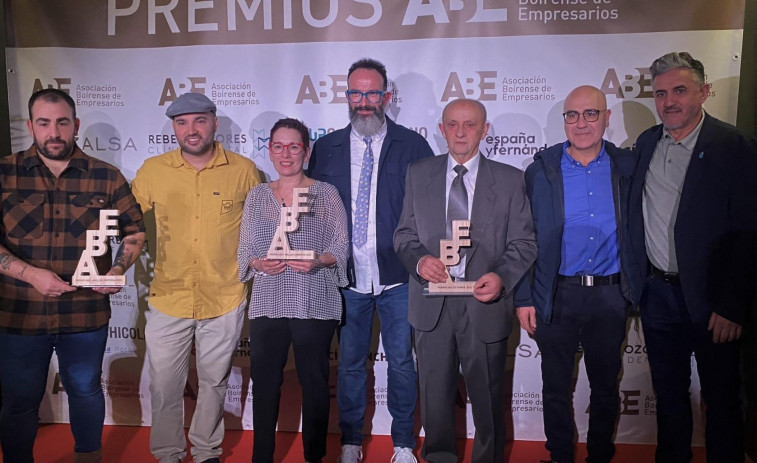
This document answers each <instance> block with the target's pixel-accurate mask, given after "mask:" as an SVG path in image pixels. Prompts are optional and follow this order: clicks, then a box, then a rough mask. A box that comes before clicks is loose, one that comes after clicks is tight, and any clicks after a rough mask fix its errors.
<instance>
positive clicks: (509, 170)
mask: <svg viewBox="0 0 757 463" xmlns="http://www.w3.org/2000/svg"><path fill="white" fill-rule="evenodd" d="M439 128H440V130H441V132H442V134H443V135H444V138H445V139H446V140H447V144H448V146H449V154H448V155H441V156H436V157H433V158H428V159H423V160H420V161H417V162H415V163H413V164H412V165H411V166H410V168H409V169H408V173H407V178H406V187H405V201H404V204H403V209H402V215H401V217H400V222H399V226H398V227H397V230H396V231H395V234H394V248H395V250H396V251H397V255H398V256H399V257H400V260H402V262H403V264H404V265H405V267H407V269H408V271H409V272H410V274H411V276H413V278H411V279H410V291H409V304H408V305H409V309H408V318H409V320H410V323H411V324H412V325H413V328H414V329H415V342H416V351H417V354H418V373H419V378H420V399H421V420H422V422H423V427H424V429H425V432H426V439H425V442H424V444H423V450H422V452H421V456H422V457H423V458H424V459H425V460H426V461H428V462H430V463H446V462H450V463H452V462H456V461H457V450H456V443H455V424H454V423H455V420H454V401H455V394H456V391H457V380H458V372H459V369H460V367H462V372H463V376H464V378H465V383H466V389H467V391H468V396H469V398H470V402H471V407H472V411H473V422H474V424H475V426H476V436H475V439H474V443H473V459H472V461H473V462H474V463H483V462H487V463H491V462H502V461H504V442H505V421H504V417H505V406H504V395H505V384H504V383H505V359H506V348H507V336H508V334H509V333H510V329H511V326H512V314H513V297H512V293H513V288H514V287H515V285H516V284H517V283H518V281H519V280H520V278H521V277H522V276H523V275H524V274H525V273H526V271H527V270H528V268H529V267H530V266H531V264H532V263H533V262H534V260H535V259H536V241H535V238H534V231H533V224H532V221H531V211H530V207H529V203H528V199H527V198H526V193H525V187H524V181H523V172H521V171H520V170H518V169H516V168H514V167H511V166H508V165H505V164H501V163H498V162H495V161H491V160H488V159H486V158H485V157H484V156H482V155H481V154H480V153H479V143H480V142H481V140H482V139H483V138H484V136H486V132H487V130H488V128H489V124H488V123H487V122H486V108H484V106H483V105H482V104H481V103H479V102H478V101H474V100H467V99H461V100H455V101H453V102H451V103H449V104H448V105H447V106H446V107H445V108H444V112H443V114H442V124H440V126H439ZM459 219H462V220H468V219H469V220H470V230H469V232H470V241H471V245H470V247H467V248H461V249H462V252H461V255H462V257H461V259H460V262H459V263H458V264H456V265H455V266H453V267H450V269H449V275H450V278H453V279H455V280H456V281H457V280H467V281H474V282H475V285H474V289H473V294H472V295H464V296H436V297H434V296H426V295H424V294H423V288H424V286H425V285H426V284H427V283H428V282H432V283H443V282H445V281H446V280H447V278H448V277H447V272H446V266H445V264H444V263H443V262H442V261H441V260H440V259H439V241H440V240H442V239H445V238H450V228H451V227H450V224H451V222H452V220H459Z"/></svg>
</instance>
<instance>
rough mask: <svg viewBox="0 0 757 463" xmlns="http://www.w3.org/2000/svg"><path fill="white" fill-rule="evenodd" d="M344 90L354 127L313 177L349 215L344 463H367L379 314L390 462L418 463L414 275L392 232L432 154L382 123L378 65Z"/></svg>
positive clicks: (415, 137) (314, 158)
mask: <svg viewBox="0 0 757 463" xmlns="http://www.w3.org/2000/svg"><path fill="white" fill-rule="evenodd" d="M347 84H348V90H347V101H348V104H349V113H350V122H351V123H350V125H348V126H347V127H345V128H343V129H341V130H337V131H335V132H333V133H330V134H328V135H326V136H324V137H322V138H319V139H318V140H317V141H316V143H315V145H314V146H313V151H312V154H311V156H310V162H309V167H308V174H309V175H310V177H312V178H314V179H317V180H322V181H324V182H328V183H331V184H332V185H334V186H336V188H337V189H338V190H339V195H340V196H341V198H342V201H343V202H344V207H345V209H346V210H347V211H349V212H350V217H351V220H350V221H349V222H348V224H349V231H350V239H351V243H350V244H351V255H350V260H349V263H348V270H347V273H348V277H349V280H350V286H349V288H347V289H345V290H343V291H342V294H343V295H344V300H345V315H344V324H343V326H342V327H341V328H340V330H339V369H338V375H339V376H338V380H337V381H338V383H337V402H338V405H339V426H340V428H341V431H342V454H341V456H340V459H339V461H340V462H341V463H356V462H358V461H360V460H361V459H362V442H363V426H364V415H365V406H366V383H367V381H366V378H367V372H366V359H367V358H368V353H369V351H370V347H371V345H370V343H371V327H372V325H373V312H374V310H375V311H376V312H378V316H379V319H380V321H381V341H382V345H383V346H384V352H385V353H386V358H387V362H388V364H389V365H388V371H387V376H388V378H387V383H388V384H387V387H388V404H387V408H388V410H389V413H390V414H391V416H392V429H391V435H392V442H393V444H394V457H393V461H396V463H414V462H415V457H414V456H413V453H412V450H413V447H414V446H415V436H414V431H413V426H414V424H415V417H414V414H415V403H416V399H417V389H416V388H417V379H418V377H417V374H416V371H415V361H414V359H413V354H412V329H411V327H410V324H409V323H408V321H407V280H408V275H407V271H405V268H404V267H403V266H402V264H401V263H400V261H399V259H398V258H397V256H396V255H395V253H394V248H393V246H392V236H393V233H394V229H395V228H397V222H398V221H399V218H400V212H401V211H402V199H403V197H404V195H405V173H406V171H407V167H408V165H410V163H411V162H413V161H416V160H418V159H422V158H425V157H429V156H433V151H431V147H429V145H428V143H427V142H426V140H425V139H424V138H423V137H422V136H421V135H419V134H418V133H416V132H413V131H412V130H409V129H407V128H405V127H402V126H400V125H398V124H395V123H394V122H393V121H392V120H391V119H389V118H388V117H386V115H385V111H386V107H387V106H388V105H389V102H390V101H391V98H392V95H391V92H389V91H387V78H386V69H385V68H384V66H383V65H382V64H381V63H379V62H378V61H376V60H372V59H362V60H359V61H357V62H355V63H354V64H353V65H352V66H351V67H350V70H349V72H348V75H347Z"/></svg>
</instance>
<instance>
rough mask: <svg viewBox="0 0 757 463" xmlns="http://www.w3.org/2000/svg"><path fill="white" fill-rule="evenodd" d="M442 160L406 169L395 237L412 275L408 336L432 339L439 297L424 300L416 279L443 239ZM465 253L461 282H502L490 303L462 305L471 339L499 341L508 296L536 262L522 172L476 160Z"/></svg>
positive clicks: (507, 323) (504, 331)
mask: <svg viewBox="0 0 757 463" xmlns="http://www.w3.org/2000/svg"><path fill="white" fill-rule="evenodd" d="M447 156H448V155H440V156H436V157H433V158H427V159H422V160H420V161H417V162H415V163H413V164H411V165H410V167H409V168H408V172H407V177H406V183H405V200H404V204H403V208H402V215H401V216H400V221H399V225H398V227H397V230H396V231H395V232H394V249H395V251H396V252H397V255H398V256H399V258H400V260H401V261H402V263H403V264H404V265H405V267H406V268H407V270H408V272H409V273H410V275H411V278H410V287H409V303H408V305H409V307H408V319H409V321H410V323H411V324H412V325H413V327H414V328H416V329H418V330H420V331H431V330H433V329H434V327H435V326H436V324H437V322H438V320H439V315H440V314H441V311H442V305H443V303H444V299H445V297H444V296H437V297H429V296H424V295H423V286H424V285H425V284H426V282H425V281H422V279H421V278H420V277H419V276H418V274H417V273H416V266H417V264H418V261H419V260H420V259H421V257H423V256H425V255H427V254H431V255H433V256H435V257H439V240H442V239H444V238H445V233H446V204H445V196H446V191H445V176H446V168H447ZM470 238H471V247H470V248H469V249H468V250H467V251H466V255H467V265H466V279H468V280H477V279H478V278H480V277H481V276H482V275H484V274H485V273H489V272H494V273H496V274H497V275H499V276H500V278H502V284H503V287H504V288H503V294H502V295H501V296H500V297H498V298H496V299H495V300H493V301H491V302H489V303H486V304H484V303H481V302H479V301H478V300H476V299H475V298H473V297H472V296H454V297H465V298H466V304H467V307H468V314H469V317H470V319H471V323H472V324H473V330H474V332H475V333H476V336H477V337H478V338H479V339H480V340H481V341H483V342H495V341H500V340H502V339H504V338H505V337H507V336H508V334H509V333H510V330H511V328H512V313H513V289H514V288H515V285H516V284H517V283H518V281H520V279H521V277H522V276H523V275H524V274H525V273H526V271H528V269H529V268H530V267H531V264H532V263H533V262H534V260H535V259H536V240H535V237H534V229H533V222H532V220H531V208H530V206H529V203H528V198H527V197H526V191H525V183H524V180H523V172H522V171H520V170H518V169H516V168H515V167H512V166H508V165H505V164H502V163H499V162H496V161H490V160H488V159H486V158H485V157H483V156H481V163H480V164H479V170H478V177H477V179H476V193H475V196H474V197H473V207H472V209H471V228H470Z"/></svg>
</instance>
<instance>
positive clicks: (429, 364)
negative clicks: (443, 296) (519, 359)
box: [415, 297, 507, 463]
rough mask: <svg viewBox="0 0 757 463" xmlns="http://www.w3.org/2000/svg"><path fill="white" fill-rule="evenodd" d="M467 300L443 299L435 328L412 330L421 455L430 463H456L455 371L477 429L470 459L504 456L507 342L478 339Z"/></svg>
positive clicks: (493, 462) (481, 462) (482, 461)
mask: <svg viewBox="0 0 757 463" xmlns="http://www.w3.org/2000/svg"><path fill="white" fill-rule="evenodd" d="M466 299H469V298H466V297H448V298H447V300H446V301H445V302H444V307H443V308H442V314H441V316H440V317H439V323H438V324H437V325H436V327H435V328H434V329H433V330H431V331H419V330H415V349H416V352H417V354H418V378H419V380H420V400H421V421H422V422H423V428H424V430H425V431H426V438H425V440H424V442H423V449H422V450H421V456H422V457H423V459H424V460H426V461H427V462H429V463H456V462H457V440H456V435H455V397H456V394H457V382H458V378H459V376H460V367H462V370H463V376H464V378H465V388H466V389H467V391H468V397H469V398H470V404H471V409H472V412H473V424H474V425H475V426H476V435H475V436H474V438H473V452H472V458H471V461H472V462H473V463H502V462H503V461H504V458H505V403H504V396H505V360H506V358H507V355H506V354H507V338H503V339H502V340H500V341H497V342H492V343H485V342H482V341H481V340H480V339H478V337H477V336H476V333H475V332H474V328H473V326H472V325H471V322H470V318H469V317H468V313H467V308H466V305H465V301H466ZM503 323H504V320H503Z"/></svg>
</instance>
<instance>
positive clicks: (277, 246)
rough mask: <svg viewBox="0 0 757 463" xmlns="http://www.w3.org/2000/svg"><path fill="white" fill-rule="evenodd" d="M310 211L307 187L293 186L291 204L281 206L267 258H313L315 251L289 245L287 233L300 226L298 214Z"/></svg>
mask: <svg viewBox="0 0 757 463" xmlns="http://www.w3.org/2000/svg"><path fill="white" fill-rule="evenodd" d="M309 211H310V207H309V206H308V188H294V189H293V190H292V205H291V206H289V207H287V206H281V219H280V220H279V226H278V228H276V234H275V235H273V241H271V246H270V247H269V248H268V254H267V255H266V257H267V258H268V259H277V260H315V257H316V253H315V251H306V250H299V249H298V250H294V249H292V248H291V247H290V246H289V240H288V239H287V235H286V234H287V233H291V232H293V231H295V230H297V229H298V228H299V227H300V221H299V220H298V219H299V217H300V214H304V213H306V212H309Z"/></svg>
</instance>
